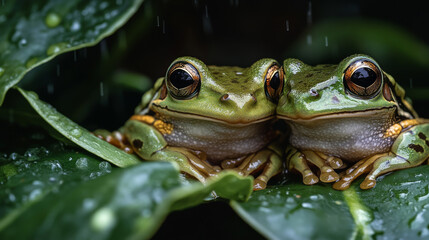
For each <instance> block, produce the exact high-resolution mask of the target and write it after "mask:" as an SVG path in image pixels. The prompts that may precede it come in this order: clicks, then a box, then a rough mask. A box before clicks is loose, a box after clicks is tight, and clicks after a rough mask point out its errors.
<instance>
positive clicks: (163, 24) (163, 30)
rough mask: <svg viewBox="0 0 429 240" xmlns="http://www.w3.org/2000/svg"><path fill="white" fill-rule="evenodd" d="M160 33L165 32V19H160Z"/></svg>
mask: <svg viewBox="0 0 429 240" xmlns="http://www.w3.org/2000/svg"><path fill="white" fill-rule="evenodd" d="M162 33H163V34H165V21H164V19H162Z"/></svg>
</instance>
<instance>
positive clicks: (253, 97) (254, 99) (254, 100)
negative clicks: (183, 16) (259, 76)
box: [250, 93, 258, 103]
mask: <svg viewBox="0 0 429 240" xmlns="http://www.w3.org/2000/svg"><path fill="white" fill-rule="evenodd" d="M250 97H251V98H252V100H253V102H254V103H256V102H257V101H258V100H257V99H256V97H255V95H254V94H253V93H251V94H250Z"/></svg>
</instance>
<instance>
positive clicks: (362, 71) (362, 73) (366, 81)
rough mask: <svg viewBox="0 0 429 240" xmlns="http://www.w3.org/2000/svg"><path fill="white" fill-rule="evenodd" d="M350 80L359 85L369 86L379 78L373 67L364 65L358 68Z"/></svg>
mask: <svg viewBox="0 0 429 240" xmlns="http://www.w3.org/2000/svg"><path fill="white" fill-rule="evenodd" d="M350 80H351V81H352V82H353V83H354V84H356V85H358V86H361V87H364V88H367V87H369V86H371V84H373V83H374V82H375V80H377V74H376V73H375V72H374V71H373V70H372V69H371V68H367V67H363V68H359V69H357V70H356V71H355V72H354V73H353V75H352V77H351V78H350Z"/></svg>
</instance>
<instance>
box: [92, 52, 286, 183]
mask: <svg viewBox="0 0 429 240" xmlns="http://www.w3.org/2000/svg"><path fill="white" fill-rule="evenodd" d="M283 83H284V81H283V70H282V68H281V66H280V65H279V64H278V63H277V62H276V61H275V60H273V59H262V60H259V61H257V62H256V63H254V64H253V65H252V66H251V67H249V68H239V67H227V66H223V67H222V66H207V65H205V64H204V63H203V62H202V61H200V60H198V59H196V58H192V57H181V58H178V59H176V60H175V61H173V63H172V64H171V65H170V67H169V68H168V70H167V73H166V76H165V77H164V78H160V79H158V80H157V81H156V83H155V85H154V87H153V89H151V90H150V91H148V92H146V93H145V94H144V95H143V97H142V102H141V104H140V105H139V106H138V107H137V108H136V112H135V115H133V116H132V117H131V118H130V119H129V120H128V121H127V122H126V123H125V125H124V126H123V127H122V128H120V129H119V131H116V132H113V133H112V134H110V133H107V132H103V131H97V132H95V134H96V135H98V136H99V137H100V138H102V139H105V140H106V141H108V142H110V143H111V144H113V145H115V146H117V147H119V148H121V149H124V150H125V151H127V152H129V153H135V154H137V155H139V156H140V157H141V158H143V159H145V160H151V161H157V160H164V161H171V162H175V163H177V164H178V165H179V167H180V170H181V171H182V172H183V173H185V174H187V175H190V176H192V177H194V178H196V179H198V180H199V181H201V182H203V183H204V182H205V181H206V180H207V178H209V177H211V176H214V175H216V174H218V173H219V172H220V171H223V170H234V171H237V172H239V173H240V174H241V175H243V176H248V175H254V176H255V180H254V189H255V190H259V189H264V188H265V187H266V185H267V182H268V181H269V180H270V178H272V177H273V176H274V175H276V174H278V173H280V172H281V171H282V157H281V153H282V151H281V148H280V147H279V145H278V144H274V143H273V142H276V141H274V139H280V138H279V137H281V136H280V133H279V132H278V131H277V130H275V129H274V128H273V124H274V122H275V121H276V116H275V111H276V101H277V99H278V96H279V95H280V93H281V90H282V88H283ZM278 141H279V140H278ZM278 141H277V142H278Z"/></svg>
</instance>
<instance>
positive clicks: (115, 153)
mask: <svg viewBox="0 0 429 240" xmlns="http://www.w3.org/2000/svg"><path fill="white" fill-rule="evenodd" d="M17 90H18V91H19V92H20V93H21V94H22V96H23V97H24V98H25V99H26V100H27V101H28V103H29V104H30V105H31V107H32V108H33V109H34V110H35V111H36V112H37V113H38V114H39V116H40V117H42V118H43V120H45V121H46V122H47V123H48V124H49V125H50V126H52V128H54V129H55V130H56V131H58V132H59V133H60V134H62V135H63V136H64V137H65V138H67V139H68V140H70V141H71V142H73V143H75V144H77V145H79V146H80V147H82V148H84V149H86V150H87V151H89V152H91V153H93V154H95V155H97V156H99V157H101V158H103V159H105V160H107V161H109V162H111V163H113V164H115V165H116V166H119V167H126V166H131V165H134V164H137V163H139V162H140V161H141V160H140V159H139V158H138V157H136V156H135V155H133V154H128V153H125V152H124V151H122V150H120V149H118V148H116V147H114V146H113V145H111V144H109V143H107V142H105V141H103V140H101V139H99V138H97V137H96V136H94V135H93V134H92V133H91V132H89V131H88V130H86V129H85V128H83V127H81V126H79V125H78V124H76V123H74V122H73V121H71V120H70V119H68V118H67V117H65V116H64V115H62V114H61V113H59V112H58V111H56V110H55V109H54V108H53V107H52V106H51V105H49V104H47V103H45V102H43V101H41V100H40V99H38V97H37V94H36V93H34V92H27V91H25V90H22V89H20V88H18V87H17Z"/></svg>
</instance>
